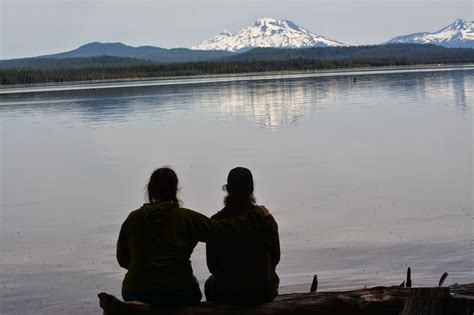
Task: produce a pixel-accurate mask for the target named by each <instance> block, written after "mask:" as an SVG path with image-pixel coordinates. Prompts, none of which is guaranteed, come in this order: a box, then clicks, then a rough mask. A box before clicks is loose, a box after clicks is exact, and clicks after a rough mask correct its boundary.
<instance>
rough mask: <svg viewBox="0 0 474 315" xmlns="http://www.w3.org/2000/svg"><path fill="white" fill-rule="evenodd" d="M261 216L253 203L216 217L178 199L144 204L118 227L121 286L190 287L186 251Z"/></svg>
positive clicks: (243, 227)
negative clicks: (245, 209) (228, 217)
mask: <svg viewBox="0 0 474 315" xmlns="http://www.w3.org/2000/svg"><path fill="white" fill-rule="evenodd" d="M263 217H264V214H263V212H262V211H261V210H260V209H258V208H257V209H256V210H255V211H251V212H248V213H246V214H244V215H242V216H239V217H238V218H235V219H232V220H226V221H219V222H217V221H214V220H211V219H209V218H207V217H206V216H204V215H202V214H200V213H198V212H195V211H192V210H189V209H185V208H181V207H179V205H178V204H176V203H171V202H161V203H154V204H144V205H143V206H142V207H141V208H140V209H138V210H135V211H133V212H131V213H130V215H129V216H128V218H127V219H126V220H125V222H124V223H123V225H122V228H121V230H120V235H119V239H118V242H117V260H118V262H119V265H120V266H121V267H123V268H125V269H127V270H128V272H127V274H126V275H125V278H124V280H123V284H122V285H123V288H124V289H127V290H132V291H140V292H149V291H153V292H156V291H158V292H167V291H174V290H178V289H182V288H186V287H188V286H189V285H191V283H192V281H193V270H192V267H191V261H190V256H191V253H192V252H193V250H194V247H195V246H196V245H197V243H198V242H207V241H209V240H213V239H218V238H225V237H228V236H230V235H233V234H237V233H240V232H242V231H244V230H252V229H257V228H258V226H259V225H260V223H261V222H262V219H263Z"/></svg>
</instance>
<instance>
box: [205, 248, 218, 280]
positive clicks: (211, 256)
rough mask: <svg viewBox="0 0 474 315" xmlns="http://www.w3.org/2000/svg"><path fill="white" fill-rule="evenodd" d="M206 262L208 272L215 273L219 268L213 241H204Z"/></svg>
mask: <svg viewBox="0 0 474 315" xmlns="http://www.w3.org/2000/svg"><path fill="white" fill-rule="evenodd" d="M206 263H207V268H208V269H209V272H210V273H211V274H213V275H215V273H216V271H217V269H218V268H219V267H218V266H219V256H218V255H217V253H216V248H215V243H214V242H212V241H209V242H207V243H206Z"/></svg>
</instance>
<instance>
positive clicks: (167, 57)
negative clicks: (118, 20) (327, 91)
mask: <svg viewBox="0 0 474 315" xmlns="http://www.w3.org/2000/svg"><path fill="white" fill-rule="evenodd" d="M473 25H474V23H473V22H472V21H471V22H469V21H463V20H456V21H455V22H454V23H452V24H451V25H448V26H446V27H444V28H442V29H441V30H439V31H438V32H434V33H428V32H424V33H415V34H411V35H404V36H398V37H395V38H393V39H391V40H389V41H387V42H385V43H383V44H393V43H414V44H434V45H439V46H444V47H449V48H452V47H463V48H474V30H473ZM324 47H326V48H328V50H326V51H324V52H323V51H319V50H317V51H310V53H308V51H307V50H304V51H300V49H304V48H324ZM352 47H356V46H354V45H350V44H347V43H343V42H340V41H336V40H333V39H328V38H326V37H324V36H322V35H317V34H314V33H312V32H310V31H308V30H307V29H305V28H303V27H300V26H298V25H296V24H295V23H293V22H291V21H289V20H275V19H271V18H263V19H259V20H257V21H256V22H255V23H253V24H252V25H250V26H247V27H245V28H243V29H241V30H240V31H238V32H236V33H235V34H231V33H230V32H227V31H224V32H222V33H220V34H218V35H217V36H215V37H213V38H211V39H209V40H206V41H204V42H201V43H199V44H197V45H196V46H194V47H192V49H187V48H172V49H166V48H160V47H154V46H139V47H132V46H128V45H125V44H122V43H99V42H93V43H88V44H85V45H83V46H81V47H79V48H77V49H74V50H71V51H67V52H62V53H58V54H52V55H45V56H39V57H33V58H21V59H10V60H0V67H42V68H45V67H48V66H53V65H55V66H58V67H64V66H65V65H67V64H71V65H73V66H84V65H86V64H87V62H90V63H91V65H99V64H104V65H111V64H138V63H142V61H146V62H150V61H152V62H159V63H181V62H197V61H229V60H264V59H275V58H276V59H281V58H313V59H314V58H323V57H321V56H325V57H324V58H329V57H331V58H337V56H340V55H341V54H342V55H345V57H344V58H347V57H348V56H349V55H353V54H355V55H357V54H359V53H360V51H364V49H362V50H357V51H353V50H352V49H351V48H352ZM359 47H364V46H359ZM390 47H392V49H394V48H393V47H396V46H390ZM255 48H273V50H272V49H270V50H265V49H263V50H262V49H260V50H256V51H255V52H252V50H255ZM290 48H291V49H290ZM330 48H341V49H339V50H333V49H330ZM275 49H284V51H282V52H279V51H275ZM430 49H431V51H432V52H434V51H435V50H434V49H432V48H430ZM291 50H293V51H291ZM371 51H374V49H372V50H371ZM384 51H386V50H384ZM396 51H397V54H398V56H399V54H400V53H402V52H401V51H400V50H396ZM242 54H243V55H242ZM328 54H336V55H333V56H328ZM355 55H354V56H355ZM388 55H390V54H388ZM104 56H107V57H109V58H105V57H104ZM283 56H286V57H283ZM297 56H298V57H297ZM310 56H311V57H310ZM316 56H320V57H316ZM384 56H387V54H384ZM97 57H102V58H97ZM112 57H114V58H112ZM375 57H376V56H374V58H375ZM78 58H92V59H89V60H88V61H86V60H84V59H83V60H78ZM341 58H342V57H341ZM61 59H63V60H64V61H62V62H54V61H48V60H61ZM65 59H68V61H66V60H65Z"/></svg>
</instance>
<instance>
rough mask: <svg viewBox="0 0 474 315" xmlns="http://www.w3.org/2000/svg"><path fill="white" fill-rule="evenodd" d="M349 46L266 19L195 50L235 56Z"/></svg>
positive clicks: (219, 37) (288, 23)
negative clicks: (259, 50)
mask: <svg viewBox="0 0 474 315" xmlns="http://www.w3.org/2000/svg"><path fill="white" fill-rule="evenodd" d="M328 46H331V47H333V46H349V44H345V43H342V42H338V41H335V40H332V39H328V38H326V37H324V36H321V35H317V34H314V33H311V32H310V31H308V30H307V29H305V28H303V27H301V26H298V25H296V24H295V23H293V22H291V21H289V20H275V19H271V18H263V19H259V20H257V21H256V22H255V23H253V24H252V25H250V26H247V27H245V28H243V29H241V30H240V31H238V32H237V33H235V34H234V35H233V34H232V33H230V32H229V31H227V30H224V31H223V32H221V33H219V34H217V35H216V36H215V37H213V38H211V39H208V40H206V41H203V42H202V43H199V44H197V45H196V46H194V47H193V48H192V49H194V50H226V51H232V52H238V51H244V50H249V49H252V48H255V47H272V48H307V47H328Z"/></svg>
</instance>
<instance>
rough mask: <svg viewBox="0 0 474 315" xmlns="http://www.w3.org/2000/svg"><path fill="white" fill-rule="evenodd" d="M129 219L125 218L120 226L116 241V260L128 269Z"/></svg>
mask: <svg viewBox="0 0 474 315" xmlns="http://www.w3.org/2000/svg"><path fill="white" fill-rule="evenodd" d="M129 226H130V221H129V219H128V218H127V220H125V222H124V223H123V224H122V227H121V228H120V234H119V238H118V241H117V261H118V263H119V265H120V267H122V268H125V269H128V266H129V264H130V250H129V247H128V230H129Z"/></svg>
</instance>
